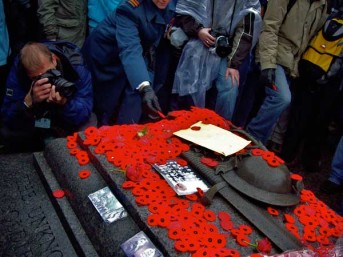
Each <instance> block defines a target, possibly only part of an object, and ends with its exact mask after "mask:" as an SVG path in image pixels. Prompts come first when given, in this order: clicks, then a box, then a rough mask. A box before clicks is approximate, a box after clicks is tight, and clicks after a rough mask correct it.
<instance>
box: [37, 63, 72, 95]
mask: <svg viewBox="0 0 343 257" xmlns="http://www.w3.org/2000/svg"><path fill="white" fill-rule="evenodd" d="M42 78H48V79H49V83H50V84H52V85H55V87H56V91H57V92H59V93H60V94H61V96H64V97H67V98H69V97H71V96H72V95H73V94H74V93H75V91H76V86H75V84H74V83H73V82H70V81H68V80H66V79H64V78H63V77H62V74H61V72H60V71H59V70H56V69H51V70H48V71H47V72H45V73H44V74H42V75H41V76H40V79H42Z"/></svg>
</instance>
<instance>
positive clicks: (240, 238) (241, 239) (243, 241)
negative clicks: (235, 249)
mask: <svg viewBox="0 0 343 257" xmlns="http://www.w3.org/2000/svg"><path fill="white" fill-rule="evenodd" d="M236 241H237V243H238V244H239V245H240V246H244V247H245V246H249V245H250V239H249V237H247V236H246V235H243V234H238V235H237V237H236Z"/></svg>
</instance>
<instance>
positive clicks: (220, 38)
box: [210, 30, 232, 58]
mask: <svg viewBox="0 0 343 257" xmlns="http://www.w3.org/2000/svg"><path fill="white" fill-rule="evenodd" d="M210 34H211V36H213V37H215V38H216V42H215V49H216V50H215V51H216V54H217V55H218V56H219V57H222V58H223V57H227V56H228V55H229V54H230V53H231V51H232V46H231V44H230V40H229V38H228V37H227V36H225V35H223V34H221V33H219V32H217V31H215V30H210Z"/></svg>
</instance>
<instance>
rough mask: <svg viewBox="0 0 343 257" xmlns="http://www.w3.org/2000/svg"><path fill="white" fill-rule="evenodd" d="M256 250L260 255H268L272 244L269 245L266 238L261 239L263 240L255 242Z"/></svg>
mask: <svg viewBox="0 0 343 257" xmlns="http://www.w3.org/2000/svg"><path fill="white" fill-rule="evenodd" d="M256 249H257V251H259V252H260V253H265V254H269V253H270V251H271V250H272V244H271V243H270V241H269V240H268V238H263V239H261V240H259V241H257V246H256Z"/></svg>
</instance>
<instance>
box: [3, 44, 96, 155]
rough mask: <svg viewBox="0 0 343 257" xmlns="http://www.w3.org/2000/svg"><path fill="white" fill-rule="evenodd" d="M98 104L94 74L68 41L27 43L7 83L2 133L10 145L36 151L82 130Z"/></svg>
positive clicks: (77, 49) (77, 50)
mask: <svg viewBox="0 0 343 257" xmlns="http://www.w3.org/2000/svg"><path fill="white" fill-rule="evenodd" d="M92 108H93V91H92V83H91V75H90V72H89V71H88V70H87V69H86V68H85V66H84V62H83V58H82V56H81V54H80V50H79V48H77V47H76V46H75V45H73V44H71V43H67V42H51V43H45V44H42V43H35V42H30V43H27V44H26V45H25V46H24V47H23V49H22V50H21V52H20V54H19V56H18V57H17V58H16V60H15V62H14V64H13V67H12V69H11V71H10V74H9V76H8V79H7V83H6V93H5V97H4V103H3V105H2V108H1V112H2V118H3V128H2V129H1V135H2V137H3V140H4V142H5V145H6V146H7V147H8V148H9V149H13V148H14V147H16V146H22V148H21V149H31V146H39V145H41V144H42V143H43V142H44V140H46V139H47V138H51V137H57V136H65V135H68V134H70V133H72V132H75V131H78V130H80V129H81V128H82V126H84V125H85V124H87V123H88V122H89V119H90V117H91V111H92Z"/></svg>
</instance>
